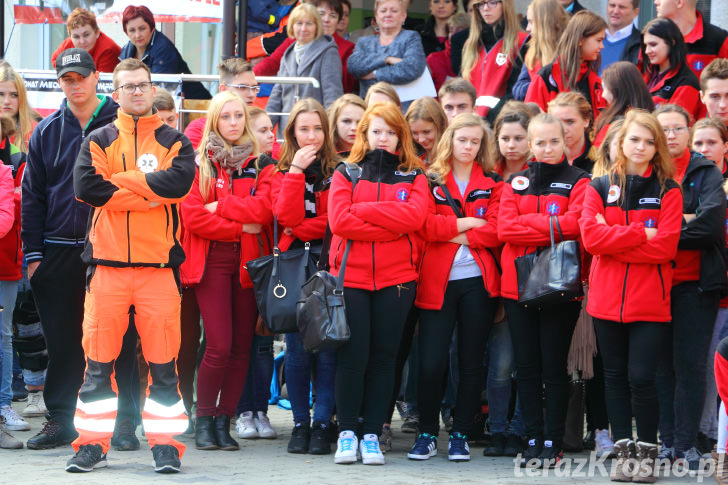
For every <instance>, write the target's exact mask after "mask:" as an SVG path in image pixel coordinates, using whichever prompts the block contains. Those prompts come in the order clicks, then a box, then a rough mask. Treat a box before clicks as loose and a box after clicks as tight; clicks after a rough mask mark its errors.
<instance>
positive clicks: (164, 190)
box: [66, 58, 195, 473]
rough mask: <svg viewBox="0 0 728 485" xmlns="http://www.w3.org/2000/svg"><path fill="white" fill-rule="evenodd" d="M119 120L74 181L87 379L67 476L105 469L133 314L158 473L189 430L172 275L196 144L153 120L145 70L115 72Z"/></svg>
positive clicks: (179, 256)
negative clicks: (83, 214)
mask: <svg viewBox="0 0 728 485" xmlns="http://www.w3.org/2000/svg"><path fill="white" fill-rule="evenodd" d="M113 82H114V88H115V90H114V93H113V97H114V100H115V101H116V102H117V103H119V106H120V108H119V111H118V114H117V119H116V121H114V122H113V123H111V124H109V125H106V126H104V127H103V128H100V129H98V130H96V131H94V132H93V133H91V134H90V135H88V137H87V138H86V140H85V141H84V143H83V145H82V147H81V152H80V153H79V156H78V160H77V161H76V166H75V168H74V173H73V182H74V184H73V185H74V190H75V193H76V197H77V198H78V199H79V200H82V201H84V202H86V203H88V204H89V205H91V206H92V207H93V208H94V209H93V211H92V213H91V215H90V220H89V226H88V234H87V236H86V246H85V248H84V252H83V255H82V257H83V259H84V261H85V262H86V263H88V264H89V270H88V272H87V277H86V301H85V307H84V320H83V349H84V351H85V353H86V375H85V377H84V383H83V385H82V386H81V391H80V392H79V395H78V402H77V405H76V415H75V418H74V424H75V426H76V429H77V430H78V432H79V437H78V439H76V441H74V442H73V448H74V450H75V451H76V455H75V456H74V457H72V458H71V459H70V460H69V461H68V463H67V466H66V471H69V472H87V471H91V470H93V469H94V468H99V467H103V466H106V453H107V451H108V449H109V441H110V439H111V435H112V432H113V423H114V417H115V415H116V411H117V392H116V390H115V389H114V388H113V387H112V382H111V379H110V377H111V373H112V369H113V364H114V359H116V358H117V356H118V355H119V350H120V348H121V340H122V337H123V335H124V332H125V331H126V328H127V326H128V318H129V313H130V312H132V311H133V312H134V315H135V324H136V328H137V332H138V334H139V337H140V339H141V343H142V351H143V353H144V357H145V359H146V360H147V362H148V363H149V373H150V376H151V384H150V386H149V396H148V398H147V401H146V404H145V406H144V412H143V414H142V419H143V422H144V431H145V434H146V437H147V439H148V440H149V446H150V447H151V448H152V454H153V455H154V462H155V468H154V470H155V471H157V472H160V473H172V472H177V471H179V467H180V460H179V458H180V456H181V455H182V454H183V453H184V449H185V447H184V445H182V444H181V443H179V442H177V441H175V440H174V438H173V436H174V435H178V434H181V433H182V432H184V430H185V429H186V428H187V417H186V416H185V415H184V410H185V409H184V405H183V403H182V400H181V399H180V396H179V392H178V390H177V371H176V365H175V358H176V357H177V354H178V352H179V344H180V324H179V322H180V293H179V278H178V273H177V269H178V267H179V265H180V264H181V263H182V261H183V260H184V252H183V251H182V248H181V246H180V244H179V229H180V228H179V204H180V203H181V201H182V200H183V199H184V197H185V196H186V195H187V192H189V190H190V187H191V185H192V181H193V179H194V176H195V162H194V152H193V150H192V145H191V144H190V142H189V140H188V139H187V137H185V136H184V135H182V134H181V133H180V132H178V131H177V130H175V129H173V128H170V127H168V126H166V125H165V124H164V123H162V121H161V120H160V119H159V117H158V116H157V115H156V114H155V113H154V112H153V108H152V105H153V100H154V94H155V88H154V87H153V85H152V83H151V77H150V72H149V69H148V68H147V66H146V65H144V63H142V62H141V61H139V60H137V59H134V58H131V59H125V60H124V61H122V62H121V63H119V65H117V67H116V69H114V78H113Z"/></svg>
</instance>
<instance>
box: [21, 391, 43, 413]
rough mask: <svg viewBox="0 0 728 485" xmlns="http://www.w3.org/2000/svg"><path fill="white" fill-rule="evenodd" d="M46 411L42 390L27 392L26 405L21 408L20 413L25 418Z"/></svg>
mask: <svg viewBox="0 0 728 485" xmlns="http://www.w3.org/2000/svg"><path fill="white" fill-rule="evenodd" d="M47 412H48V409H47V408H46V405H45V401H44V400H43V391H31V392H29V393H28V405H27V406H25V409H23V412H22V415H23V416H25V417H27V418H33V417H38V416H45V414H46V413H47Z"/></svg>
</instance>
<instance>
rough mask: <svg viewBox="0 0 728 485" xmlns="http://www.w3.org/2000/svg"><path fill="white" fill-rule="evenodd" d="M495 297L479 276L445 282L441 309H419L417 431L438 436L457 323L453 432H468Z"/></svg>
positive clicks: (477, 399)
mask: <svg viewBox="0 0 728 485" xmlns="http://www.w3.org/2000/svg"><path fill="white" fill-rule="evenodd" d="M497 307H498V299H497V298H490V297H489V296H488V294H487V293H486V291H485V288H484V285H483V278H482V277H481V276H478V277H475V278H466V279H462V280H454V281H450V282H449V283H448V284H447V289H446V290H445V299H444V301H443V303H442V309H440V310H420V342H419V379H418V382H417V406H418V408H419V411H420V431H422V432H423V433H430V434H432V435H437V431H438V424H439V420H438V411H439V410H440V402H441V399H442V386H441V383H442V381H443V379H444V377H445V373H446V371H447V367H448V366H447V364H448V355H449V350H450V345H448V343H449V342H450V340H451V338H452V332H453V330H454V329H455V326H456V324H457V329H458V336H457V343H458V369H459V376H460V382H459V383H458V387H457V398H456V400H455V412H454V413H453V416H454V421H453V427H452V431H453V432H460V433H462V434H465V435H467V434H469V433H470V430H471V428H472V425H473V419H474V417H475V414H476V413H477V412H478V409H479V407H480V391H481V389H482V387H483V352H484V351H485V343H486V341H487V340H488V334H489V333H490V328H491V326H492V325H493V317H494V316H495V311H496V308H497Z"/></svg>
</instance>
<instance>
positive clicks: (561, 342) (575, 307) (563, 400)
mask: <svg viewBox="0 0 728 485" xmlns="http://www.w3.org/2000/svg"><path fill="white" fill-rule="evenodd" d="M504 306H505V310H506V315H507V316H508V324H509V325H510V331H511V340H513V353H514V357H515V361H516V381H517V382H518V397H519V401H520V403H521V412H522V413H523V421H524V423H525V424H526V435H527V436H528V437H529V438H536V439H544V440H550V441H552V442H553V444H554V446H555V447H557V448H559V447H561V441H562V439H563V437H564V430H565V427H566V424H565V423H566V409H567V407H568V404H569V376H568V374H567V372H566V360H567V357H568V355H569V346H570V345H571V336H572V335H573V333H574V327H575V326H576V320H577V319H578V318H579V311H580V310H581V302H580V301H570V302H567V303H562V304H559V305H553V306H549V307H545V308H538V307H535V306H528V307H524V306H523V305H521V304H519V303H518V302H517V301H515V300H511V299H505V300H504ZM544 399H545V401H546V402H545V404H546V426H545V430H544V414H543V403H544Z"/></svg>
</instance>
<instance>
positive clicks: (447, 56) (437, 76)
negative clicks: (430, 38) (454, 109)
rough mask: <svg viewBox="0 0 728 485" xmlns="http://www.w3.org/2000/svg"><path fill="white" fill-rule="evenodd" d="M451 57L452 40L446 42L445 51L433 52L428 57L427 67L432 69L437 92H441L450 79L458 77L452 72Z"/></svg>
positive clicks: (431, 72)
mask: <svg viewBox="0 0 728 485" xmlns="http://www.w3.org/2000/svg"><path fill="white" fill-rule="evenodd" d="M451 57H452V52H451V50H450V39H447V40H446V41H445V50H441V51H437V52H433V53H431V54H430V55H428V56H427V66H428V67H429V68H430V74H431V75H432V82H433V83H435V91H438V92H439V91H440V88H441V87H442V85H443V84H445V81H447V80H448V78H451V77H455V76H457V74H455V72H453V70H452V60H451Z"/></svg>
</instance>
